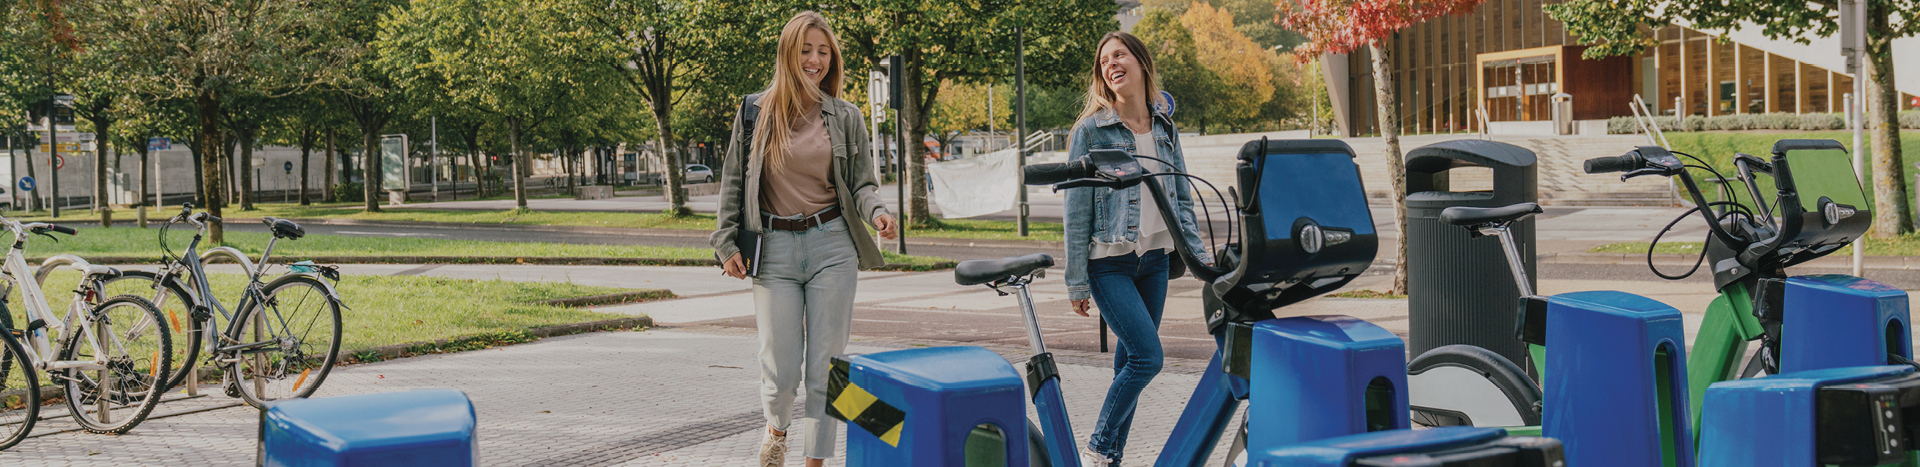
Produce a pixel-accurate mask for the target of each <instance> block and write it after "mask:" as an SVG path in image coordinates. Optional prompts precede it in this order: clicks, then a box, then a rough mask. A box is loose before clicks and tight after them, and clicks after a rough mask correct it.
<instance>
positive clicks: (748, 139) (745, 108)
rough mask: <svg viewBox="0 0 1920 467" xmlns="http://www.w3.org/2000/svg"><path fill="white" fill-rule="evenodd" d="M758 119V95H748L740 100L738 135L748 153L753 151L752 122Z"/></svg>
mask: <svg viewBox="0 0 1920 467" xmlns="http://www.w3.org/2000/svg"><path fill="white" fill-rule="evenodd" d="M759 118H760V95H759V94H748V95H746V97H742V98H740V129H741V130H743V131H742V132H741V133H740V137H741V138H742V143H743V144H746V145H747V150H748V152H749V153H751V152H752V150H753V121H754V120H757V119H759Z"/></svg>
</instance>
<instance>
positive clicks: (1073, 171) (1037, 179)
mask: <svg viewBox="0 0 1920 467" xmlns="http://www.w3.org/2000/svg"><path fill="white" fill-rule="evenodd" d="M1021 172H1023V174H1024V175H1025V180H1026V184H1028V185H1053V184H1058V183H1061V182H1065V181H1068V180H1073V179H1080V178H1090V177H1093V174H1094V169H1093V164H1091V163H1088V162H1087V161H1085V160H1075V161H1070V162H1056V163H1048V164H1033V165H1029V166H1026V167H1024V168H1022V169H1021Z"/></svg>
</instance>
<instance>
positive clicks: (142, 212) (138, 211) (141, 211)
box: [133, 204, 147, 229]
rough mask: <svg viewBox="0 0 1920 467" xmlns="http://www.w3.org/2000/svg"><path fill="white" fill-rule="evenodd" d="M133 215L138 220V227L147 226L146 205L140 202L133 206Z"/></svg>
mask: <svg viewBox="0 0 1920 467" xmlns="http://www.w3.org/2000/svg"><path fill="white" fill-rule="evenodd" d="M133 217H134V219H138V220H139V222H140V228H142V229H144V228H147V205H145V204H142V205H140V206H138V207H135V208H133Z"/></svg>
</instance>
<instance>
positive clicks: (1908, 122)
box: [1607, 111, 1920, 135]
mask: <svg viewBox="0 0 1920 467" xmlns="http://www.w3.org/2000/svg"><path fill="white" fill-rule="evenodd" d="M1653 122H1654V123H1655V124H1658V125H1660V130H1661V131H1668V132H1672V131H1737V130H1799V131H1823V130H1845V129H1847V118H1846V115H1844V114H1838V113H1813V114H1793V113H1768V114H1736V115H1718V116H1713V117H1703V116H1699V115H1689V116H1686V117H1679V118H1677V117H1653ZM1900 127H1901V128H1905V129H1909V130H1920V111H1907V112H1901V113H1900ZM1607 133H1609V134H1616V135H1629V134H1636V133H1640V124H1639V123H1637V122H1635V121H1634V119H1633V117H1613V118H1611V119H1608V120H1607Z"/></svg>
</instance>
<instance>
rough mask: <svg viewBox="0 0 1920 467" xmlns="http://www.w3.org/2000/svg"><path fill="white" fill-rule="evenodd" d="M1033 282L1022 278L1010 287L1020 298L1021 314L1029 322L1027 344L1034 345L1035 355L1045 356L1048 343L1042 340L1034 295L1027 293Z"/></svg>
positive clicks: (1027, 278)
mask: <svg viewBox="0 0 1920 467" xmlns="http://www.w3.org/2000/svg"><path fill="white" fill-rule="evenodd" d="M1032 281H1033V279H1032V278H1030V277H1022V278H1020V279H1018V280H1016V281H1014V282H1013V283H1011V284H1009V285H1008V286H1009V287H1012V288H1013V292H1014V295H1015V296H1016V297H1019V298H1020V314H1021V315H1022V316H1024V317H1025V318H1026V320H1027V342H1028V343H1030V344H1032V345H1033V353H1035V354H1043V353H1047V343H1046V341H1044V340H1041V338H1040V317H1039V316H1038V314H1037V313H1035V312H1034V310H1033V295H1032V294H1029V293H1027V283H1029V282H1032Z"/></svg>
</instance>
